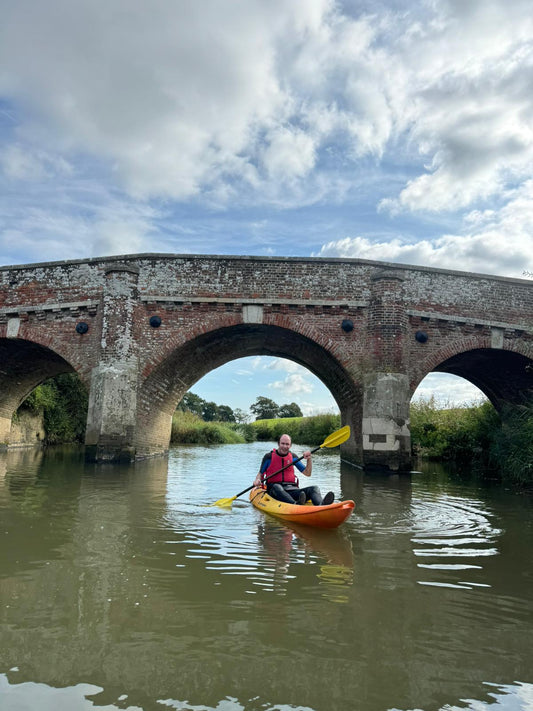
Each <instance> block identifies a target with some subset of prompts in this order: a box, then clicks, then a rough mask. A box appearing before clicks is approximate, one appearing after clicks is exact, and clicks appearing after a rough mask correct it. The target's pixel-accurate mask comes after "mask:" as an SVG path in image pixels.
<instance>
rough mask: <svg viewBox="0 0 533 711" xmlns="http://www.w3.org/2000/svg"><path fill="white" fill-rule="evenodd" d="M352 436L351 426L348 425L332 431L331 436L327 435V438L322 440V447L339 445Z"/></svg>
mask: <svg viewBox="0 0 533 711" xmlns="http://www.w3.org/2000/svg"><path fill="white" fill-rule="evenodd" d="M349 437H350V426H349V425H346V426H345V427H341V429H340V430H337V431H336V432H332V433H331V434H330V435H329V437H326V439H325V440H324V441H323V442H322V444H321V445H320V447H321V448H322V447H338V446H339V444H342V443H343V442H346V440H347V439H349Z"/></svg>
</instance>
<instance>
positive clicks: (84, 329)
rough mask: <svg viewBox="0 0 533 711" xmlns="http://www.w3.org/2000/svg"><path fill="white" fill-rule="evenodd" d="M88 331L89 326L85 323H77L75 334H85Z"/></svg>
mask: <svg viewBox="0 0 533 711" xmlns="http://www.w3.org/2000/svg"><path fill="white" fill-rule="evenodd" d="M88 330H89V324H88V323H85V321H80V322H79V323H77V324H76V332H77V333H81V334H83V333H87V331H88Z"/></svg>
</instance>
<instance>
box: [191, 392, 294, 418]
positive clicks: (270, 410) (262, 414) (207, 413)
mask: <svg viewBox="0 0 533 711" xmlns="http://www.w3.org/2000/svg"><path fill="white" fill-rule="evenodd" d="M177 409H178V410H180V411H181V412H192V413H193V415H198V417H201V418H202V420H204V421H205V422H237V423H238V424H245V423H246V422H249V420H250V414H249V413H248V412H245V411H244V410H241V409H240V408H238V407H237V408H235V409H232V408H231V407H230V406H229V405H217V403H216V402H212V401H208V400H204V399H203V398H201V397H200V396H199V395H196V394H195V393H192V392H187V393H185V395H184V396H183V398H182V400H181V402H180V403H179V405H178V408H177ZM250 412H251V413H252V414H253V416H254V418H255V419H256V420H270V419H273V418H281V417H303V413H302V411H301V409H300V406H299V405H298V403H296V402H289V403H285V404H284V405H278V404H277V403H276V402H274V400H271V399H270V398H268V397H264V396H263V395H259V396H258V397H257V398H256V400H255V402H254V403H252V405H250Z"/></svg>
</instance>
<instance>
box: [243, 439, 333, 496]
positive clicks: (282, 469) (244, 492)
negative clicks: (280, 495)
mask: <svg viewBox="0 0 533 711" xmlns="http://www.w3.org/2000/svg"><path fill="white" fill-rule="evenodd" d="M323 446H324V445H323V444H321V445H320V446H319V447H315V448H314V449H312V450H311V454H313V452H318V450H319V449H322V447H323ZM303 458H304V457H303V454H302V456H301V457H298V459H293V460H292V462H289V464H285V466H284V467H281V469H278V471H277V472H273V473H272V474H269V475H268V476H267V478H266V479H265V481H268V479H270V478H271V477H273V476H276V474H280V473H281V472H283V471H285V469H287V467H290V466H292V465H293V464H296V462H301V461H302V459H303ZM253 488H254V484H252V486H249V487H248V488H246V489H243V490H242V491H240V492H239V493H238V494H236V495H235V497H234V498H236V499H238V498H239V496H242V495H243V494H246V492H247V491H250V489H253Z"/></svg>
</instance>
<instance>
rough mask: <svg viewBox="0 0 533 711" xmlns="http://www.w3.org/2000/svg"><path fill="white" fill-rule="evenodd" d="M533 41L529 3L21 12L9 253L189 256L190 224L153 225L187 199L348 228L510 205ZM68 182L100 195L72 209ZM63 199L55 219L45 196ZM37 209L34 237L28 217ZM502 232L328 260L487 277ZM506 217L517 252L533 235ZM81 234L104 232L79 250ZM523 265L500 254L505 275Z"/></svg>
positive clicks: (4, 41)
mask: <svg viewBox="0 0 533 711" xmlns="http://www.w3.org/2000/svg"><path fill="white" fill-rule="evenodd" d="M532 37H533V14H532V13H531V8H530V2H529V0H513V2H512V3H509V2H504V0H469V2H461V1H460V0H434V1H433V0H432V2H427V1H426V0H413V2H410V3H406V2H394V3H389V2H381V1H379V0H374V2H371V3H354V2H351V1H349V0H337V1H335V0H308V1H307V2H305V3H301V2H298V1H297V0H270V2H268V3H265V2H263V1H262V0H234V1H233V2H231V3H221V2H219V0H203V2H202V3H193V2H188V3H168V2H166V1H165V0H154V2H152V3H150V5H147V4H146V3H145V2H141V0H127V1H126V0H116V1H115V2H113V3H106V2H104V1H103V0H94V2H79V1H77V2H76V1H74V2H72V1H71V0H49V1H48V2H47V3H42V2H37V0H19V1H18V2H17V3H10V4H9V5H8V7H6V8H5V11H4V13H3V16H2V23H1V25H0V66H1V67H2V72H1V74H0V102H1V103H0V139H1V140H2V144H3V148H2V149H1V150H0V174H1V177H2V185H1V186H0V188H1V189H2V190H3V192H4V194H5V195H6V196H7V195H9V196H12V195H14V194H16V197H17V201H18V203H19V214H20V215H21V216H22V219H15V217H14V209H16V207H17V206H16V205H15V207H14V208H13V207H12V206H11V205H10V204H8V205H7V207H4V206H2V205H0V220H2V223H3V224H2V228H3V231H4V242H5V243H10V244H11V245H15V244H16V243H17V242H18V240H19V238H20V237H22V240H23V241H24V240H26V241H27V244H28V248H29V245H30V244H34V245H35V249H36V250H37V251H38V252H43V253H44V252H45V249H44V248H43V245H46V248H47V249H50V250H51V253H53V254H56V253H58V252H59V251H61V248H63V250H64V251H66V252H67V254H68V256H73V257H74V256H83V255H84V254H86V253H87V251H86V250H85V245H86V244H87V243H89V244H90V245H91V249H93V250H100V249H102V250H106V251H107V250H113V251H115V250H117V249H118V250H121V249H123V247H124V245H128V244H129V245H130V248H129V249H128V251H132V250H133V249H143V248H146V249H148V250H150V249H154V247H152V245H154V244H157V245H158V247H159V249H158V251H160V245H161V244H163V246H167V244H168V245H171V247H172V249H171V250H170V251H176V248H175V242H177V243H178V248H179V249H182V250H183V251H188V249H190V246H189V245H190V240H189V242H187V243H185V242H184V241H183V240H180V239H179V235H178V232H179V228H174V230H173V231H172V230H169V231H167V232H165V231H161V230H160V224H161V217H160V215H161V212H162V210H163V209H164V210H165V211H166V212H167V214H168V213H171V212H172V210H169V205H176V204H179V205H188V206H197V207H198V208H199V209H201V208H203V209H204V210H205V211H206V214H209V215H212V214H218V215H220V214H221V213H222V212H223V211H224V210H229V209H231V208H251V209H257V208H258V206H262V207H263V208H268V209H270V210H271V211H274V210H276V211H280V210H286V211H287V210H294V209H295V208H303V207H310V206H316V207H317V208H319V207H321V206H323V205H324V204H326V203H328V204H329V205H332V206H333V207H340V206H346V205H348V206H351V207H352V210H353V212H352V218H351V221H352V223H353V221H354V220H355V219H356V218H357V214H358V213H357V210H358V209H359V208H360V207H361V205H362V206H363V207H364V210H365V212H366V214H370V215H373V216H374V218H375V219H376V220H381V221H387V220H393V221H394V220H396V219H400V218H401V216H405V215H409V216H412V215H415V214H419V215H422V217H424V218H426V219H427V216H428V215H439V214H443V213H444V214H446V213H453V214H454V215H458V216H459V219H460V218H461V216H463V215H466V214H468V213H472V214H473V213H474V212H479V213H480V214H484V213H485V211H486V209H487V208H491V209H496V210H504V209H505V206H506V205H510V204H512V203H513V201H514V192H513V191H520V190H521V189H522V188H523V187H524V186H526V185H527V184H528V181H530V180H532V179H533V126H532V123H531V120H530V117H531V115H532V114H533V92H531V85H532V80H533V40H532ZM68 181H70V182H71V183H75V184H76V185H78V186H79V185H81V184H82V183H83V182H84V181H85V183H86V185H88V184H91V185H92V186H94V185H95V184H97V185H99V186H101V189H102V191H103V192H107V193H108V194H109V198H106V197H103V196H101V195H100V196H99V198H98V200H97V201H96V202H95V203H93V204H91V205H90V206H89V208H86V207H82V208H81V209H79V206H78V205H76V204H74V205H73V204H72V199H73V193H72V189H71V188H69V189H67V187H66V183H67V182H68ZM370 183H371V184H372V187H373V189H370V187H369V185H370ZM376 186H378V187H377V188H376ZM58 189H59V191H61V194H62V196H64V197H65V196H66V199H64V200H63V202H62V204H60V201H58V200H57V199H56V198H54V197H52V200H51V201H50V202H48V203H47V202H45V201H44V197H45V196H46V195H47V194H48V195H52V196H53V193H54V191H55V192H57V191H58ZM76 190H77V188H76ZM47 191H48V192H47ZM39 198H41V200H42V202H41V206H42V207H41V208H40V209H41V210H42V212H41V214H40V217H41V218H42V219H43V223H44V225H45V229H44V232H43V233H42V239H37V237H36V235H35V233H34V232H32V231H31V229H32V220H31V219H29V220H28V219H26V217H25V216H26V215H28V214H30V213H31V212H32V210H33V208H34V206H35V203H36V202H37V200H38V199H39ZM524 199H526V198H524ZM529 199H530V197H527V200H529ZM7 200H9V202H11V197H9V198H6V201H7ZM109 202H111V203H113V205H114V208H111V211H113V209H116V210H117V212H118V213H119V214H120V217H119V219H120V220H122V219H123V220H125V222H126V223H127V224H125V226H124V227H121V226H119V225H118V223H117V222H116V220H115V219H114V217H113V215H109V214H106V213H107V211H108V207H107V205H108V203H109ZM119 202H120V203H121V207H120V208H118V203H119ZM363 203H364V204H363ZM148 205H149V206H150V208H148V207H147V206H148ZM354 205H355V206H354ZM130 207H132V208H133V209H132V213H133V214H132V216H131V219H128V216H127V214H126V213H127V212H128V209H129V208H130ZM29 208H30V209H29ZM376 211H377V212H376ZM527 213H528V209H527V208H525V207H524V208H522V209H521V210H520V215H522V216H523V217H524V219H526V220H527V219H528V218H527ZM8 214H10V215H11V216H12V219H9V217H8ZM504 217H505V224H504ZM62 220H66V221H67V222H68V221H69V220H70V221H72V223H76V224H77V226H78V228H79V232H78V234H79V235H80V238H79V241H78V242H76V243H74V244H72V240H70V242H67V241H65V237H64V235H65V232H66V230H65V227H64V226H62V225H61V222H62ZM176 221H177V220H176ZM511 222H512V219H511V217H510V216H505V215H504V214H503V212H502V217H501V218H499V217H498V216H496V217H495V218H494V220H493V226H494V231H493V232H491V231H490V229H488V227H489V226H488V225H487V226H486V228H487V229H486V230H485V231H484V232H483V233H482V231H481V230H480V229H476V230H475V231H471V232H469V231H468V230H467V229H464V230H463V231H462V232H457V234H455V233H453V230H451V229H450V223H449V222H447V223H446V224H447V227H446V228H445V231H446V232H447V233H450V232H452V234H444V235H443V234H442V233H443V231H444V229H440V230H439V232H438V234H437V235H436V237H437V240H436V241H435V240H434V236H435V235H431V236H428V237H427V240H425V241H423V242H422V243H421V244H420V246H419V247H417V246H415V244H414V241H412V240H411V241H410V240H409V239H407V240H406V239H404V238H402V237H401V236H397V235H398V232H399V230H397V229H396V231H395V235H396V239H395V240H393V242H392V243H391V245H390V246H389V247H385V246H384V245H383V244H381V243H378V244H375V245H372V244H371V241H370V237H369V236H368V235H367V234H364V233H361V235H360V236H359V237H353V238H350V239H351V240H352V242H351V243H347V244H346V245H344V246H343V245H341V246H339V247H336V246H335V245H336V244H338V245H340V242H339V241H338V240H335V239H334V240H332V241H328V243H327V245H325V247H324V250H327V249H329V250H330V251H331V252H332V253H333V252H335V249H337V248H338V249H339V250H341V249H345V250H346V251H347V252H350V253H353V252H362V253H367V252H368V253H370V252H373V254H374V256H373V257H372V258H380V257H379V255H380V254H383V255H386V254H392V255H393V256H392V257H390V258H394V259H400V258H401V259H404V258H405V259H407V260H409V261H413V259H415V260H419V259H422V260H424V259H427V260H429V261H428V262H425V263H427V264H430V265H437V266H440V265H442V266H446V265H447V266H450V265H451V264H452V263H454V259H453V253H454V251H457V250H458V249H459V248H460V249H459V252H458V254H459V253H460V254H461V256H465V258H466V260H467V261H466V263H467V264H469V265H470V264H471V265H472V266H469V267H468V268H472V269H473V270H475V271H483V270H485V268H486V267H485V265H489V271H493V268H492V267H491V266H490V265H492V264H494V263H495V260H496V259H497V258H498V255H500V254H501V250H500V249H499V248H498V245H497V244H493V242H494V241H495V240H494V239H493V237H492V236H491V235H495V234H496V232H497V231H499V230H502V229H503V230H504V232H505V228H506V227H509V228H510V226H511ZM514 222H515V226H516V227H517V230H518V237H517V244H519V245H522V244H523V242H522V240H523V239H524V235H526V234H527V231H526V229H525V228H524V227H521V226H520V225H518V223H517V220H516V218H515V220H514ZM14 223H15V224H14ZM54 224H56V225H57V231H56V232H54V231H53V229H52V226H53V225H54ZM388 224H389V226H390V224H391V223H390V222H389V223H388ZM392 224H394V222H393V223H392ZM396 224H397V223H396ZM472 224H473V223H472ZM33 226H34V225H33ZM90 226H92V227H95V228H96V229H97V230H98V235H99V236H97V237H93V236H91V237H90V238H89V242H87V238H86V235H87V234H88V233H89V231H90ZM389 231H390V230H389ZM169 232H172V234H169ZM506 234H507V233H506ZM513 234H516V231H515V232H513ZM204 236H205V235H204V234H202V238H203V237H204ZM328 236H329V235H328ZM336 236H337V235H334V237H336ZM482 237H484V238H485V239H486V244H487V246H488V250H487V254H486V256H483V255H482V251H483V250H482V247H483V241H482ZM323 239H324V241H326V240H327V238H323ZM353 240H355V241H353ZM241 241H242V240H241ZM272 241H273V242H275V239H274V238H272ZM182 244H183V245H184V247H182ZM201 244H202V245H206V246H205V248H206V249H207V245H208V244H209V245H210V244H211V243H210V242H209V243H207V242H206V240H203V239H202V242H201ZM258 244H259V240H258V241H257V242H254V243H253V245H254V246H255V245H258ZM277 244H281V240H280V241H279V242H278V243H276V246H277ZM61 245H62V247H61ZM291 247H292V245H291ZM257 248H258V249H259V247H257ZM292 248H293V249H294V250H295V251H296V252H297V251H298V247H297V246H295V247H292ZM260 249H261V250H262V253H272V250H273V248H272V243H269V242H268V241H267V240H264V242H263V243H261V244H260ZM302 249H306V247H305V245H304V246H303V247H300V251H301V250H302ZM517 249H518V251H520V252H521V254H522V255H523V253H524V250H523V247H519V248H517ZM20 251H21V250H19V252H20ZM515 251H516V250H515ZM14 253H15V251H14V250H13V249H12V248H11V249H10V250H6V249H5V247H4V254H5V255H6V257H7V258H9V257H8V255H10V254H11V255H12V254H14ZM0 256H1V255H0ZM63 256H67V255H63ZM383 258H387V257H386V256H384V257H383ZM521 258H522V257H521V256H520V255H519V254H518V252H517V253H516V254H515V256H514V257H513V256H512V255H511V256H508V255H506V254H505V253H504V254H503V264H504V268H505V270H506V271H505V273H508V271H509V270H510V269H515V266H514V265H515V263H516V262H517V261H518V260H519V259H521ZM458 261H459V260H458V258H456V259H455V263H457V262H458ZM476 265H477V266H476ZM497 271H498V272H499V269H497Z"/></svg>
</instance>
